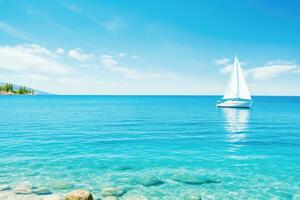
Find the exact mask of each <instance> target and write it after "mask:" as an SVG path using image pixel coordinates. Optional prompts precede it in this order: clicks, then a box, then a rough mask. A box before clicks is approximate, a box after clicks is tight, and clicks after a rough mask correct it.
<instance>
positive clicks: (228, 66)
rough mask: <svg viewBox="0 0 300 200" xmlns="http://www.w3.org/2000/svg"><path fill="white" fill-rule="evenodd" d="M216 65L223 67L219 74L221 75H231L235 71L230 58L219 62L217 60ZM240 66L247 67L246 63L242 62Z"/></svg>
mask: <svg viewBox="0 0 300 200" xmlns="http://www.w3.org/2000/svg"><path fill="white" fill-rule="evenodd" d="M216 64H218V65H221V66H223V67H222V68H221V69H220V70H219V72H220V73H221V74H230V73H231V72H232V70H233V64H232V63H229V59H228V58H221V59H219V60H216ZM240 65H241V66H243V65H246V63H243V62H240Z"/></svg>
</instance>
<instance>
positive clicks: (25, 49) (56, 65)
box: [0, 44, 70, 75]
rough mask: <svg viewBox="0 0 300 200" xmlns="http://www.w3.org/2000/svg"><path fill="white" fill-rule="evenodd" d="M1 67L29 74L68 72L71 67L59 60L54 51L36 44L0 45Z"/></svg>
mask: <svg viewBox="0 0 300 200" xmlns="http://www.w3.org/2000/svg"><path fill="white" fill-rule="evenodd" d="M0 68H2V69H4V70H7V71H14V72H18V73H23V74H24V73H25V74H26V73H27V74H41V75H49V74H56V75H58V74H66V73H67V72H68V71H69V70H70V67H69V66H67V65H65V64H63V63H61V62H59V61H58V60H56V59H55V57H53V53H52V52H51V51H50V50H48V49H46V48H44V47H41V46H39V45H36V44H24V45H15V46H0Z"/></svg>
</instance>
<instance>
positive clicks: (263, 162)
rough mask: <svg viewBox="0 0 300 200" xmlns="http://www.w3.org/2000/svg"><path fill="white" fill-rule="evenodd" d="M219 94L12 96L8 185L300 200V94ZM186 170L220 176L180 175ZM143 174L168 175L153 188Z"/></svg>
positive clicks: (3, 153) (1, 143)
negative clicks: (234, 105) (239, 102)
mask: <svg viewBox="0 0 300 200" xmlns="http://www.w3.org/2000/svg"><path fill="white" fill-rule="evenodd" d="M218 98H219V97H197V96H194V97H192V96H190V97H178V96H168V97H161V96H152V97H151V96H148V97H147V96H3V97H1V98H0V116H1V117H0V184H1V183H8V184H10V185H11V186H12V187H13V186H14V185H17V184H18V183H20V182H24V181H30V183H32V184H33V185H36V186H39V187H46V188H48V189H50V190H51V191H53V192H55V193H66V192H68V191H71V190H73V189H77V188H83V189H88V190H91V191H92V193H93V194H94V196H96V197H100V194H101V188H104V187H108V186H118V187H123V188H125V189H126V190H127V193H126V194H125V195H124V196H123V197H124V198H125V197H126V196H131V195H143V196H145V197H147V198H149V199H183V198H184V196H185V195H187V194H192V193H200V194H201V196H202V197H203V199H271V198H274V199H293V198H294V199H299V198H300V178H299V177H300V176H297V174H300V165H299V164H300V156H299V153H300V132H299V130H300V114H299V113H300V97H256V98H254V102H255V104H254V107H253V109H251V110H244V109H242V110H237V109H218V108H216V107H215V102H216V100H217V99H218ZM182 173H184V174H186V175H187V177H198V176H199V177H208V178H209V179H213V180H218V181H216V182H212V183H205V184H187V183H184V182H178V181H176V180H174V179H173V178H172V177H173V176H174V175H178V174H182ZM143 175H149V176H156V177H158V178H159V179H160V180H162V181H163V182H164V184H160V185H157V186H150V187H145V186H144V185H142V184H140V183H139V182H138V180H139V177H141V176H143ZM0 193H1V192H0Z"/></svg>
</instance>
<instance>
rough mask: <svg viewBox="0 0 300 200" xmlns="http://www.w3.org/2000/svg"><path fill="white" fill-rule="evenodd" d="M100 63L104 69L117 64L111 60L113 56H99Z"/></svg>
mask: <svg viewBox="0 0 300 200" xmlns="http://www.w3.org/2000/svg"><path fill="white" fill-rule="evenodd" d="M101 63H102V64H103V65H104V66H105V67H110V66H114V65H117V64H118V62H117V61H116V60H115V59H114V58H113V56H111V55H107V54H103V55H101Z"/></svg>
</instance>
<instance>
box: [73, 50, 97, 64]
mask: <svg viewBox="0 0 300 200" xmlns="http://www.w3.org/2000/svg"><path fill="white" fill-rule="evenodd" d="M68 55H69V57H70V58H73V59H76V60H78V61H81V62H84V61H87V60H90V59H91V58H92V57H93V56H94V55H93V54H86V53H83V50H82V49H79V48H76V49H71V50H69V52H68Z"/></svg>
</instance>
